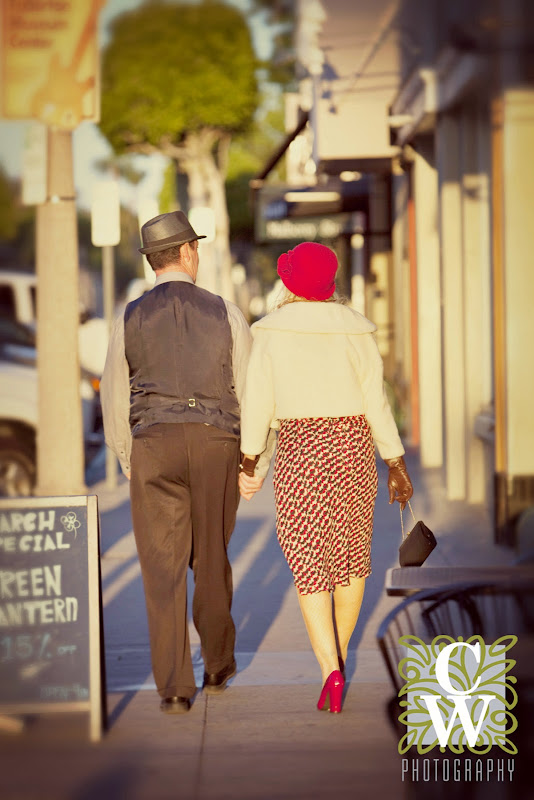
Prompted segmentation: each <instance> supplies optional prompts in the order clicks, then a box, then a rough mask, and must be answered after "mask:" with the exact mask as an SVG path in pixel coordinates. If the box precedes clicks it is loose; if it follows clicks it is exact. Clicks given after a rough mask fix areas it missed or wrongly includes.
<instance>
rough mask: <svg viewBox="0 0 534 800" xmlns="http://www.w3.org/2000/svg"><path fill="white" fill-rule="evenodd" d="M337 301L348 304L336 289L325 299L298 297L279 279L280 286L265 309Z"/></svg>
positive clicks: (344, 304)
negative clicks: (291, 304)
mask: <svg viewBox="0 0 534 800" xmlns="http://www.w3.org/2000/svg"><path fill="white" fill-rule="evenodd" d="M317 302H321V303H339V304H340V305H343V306H346V305H348V304H349V302H350V301H349V299H348V297H344V296H343V295H341V294H339V292H338V291H337V290H336V291H335V292H334V294H333V295H332V297H329V298H328V299H327V300H320V301H317V300H308V298H307V297H299V296H298V295H296V294H293V292H290V291H289V289H288V288H287V287H286V286H285V285H284V284H283V283H282V281H280V288H279V290H278V292H277V293H276V294H275V295H274V298H273V299H272V300H271V303H269V305H270V308H268V309H267V311H268V312H270V311H276V310H277V309H278V308H282V306H287V305H289V303H317Z"/></svg>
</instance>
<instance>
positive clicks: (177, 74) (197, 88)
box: [100, 0, 257, 153]
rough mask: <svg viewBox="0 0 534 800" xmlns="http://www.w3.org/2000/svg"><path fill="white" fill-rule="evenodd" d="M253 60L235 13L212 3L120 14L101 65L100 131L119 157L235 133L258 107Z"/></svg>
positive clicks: (153, 7) (245, 29)
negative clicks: (207, 132)
mask: <svg viewBox="0 0 534 800" xmlns="http://www.w3.org/2000/svg"><path fill="white" fill-rule="evenodd" d="M256 64H257V62H256V58H255V55H254V51H253V48H252V43H251V37H250V32H249V29H248V26H247V24H246V21H245V19H244V18H243V16H242V15H241V13H240V12H239V11H237V10H236V9H234V8H230V7H228V6H226V5H224V4H223V3H220V2H215V0H207V1H206V2H203V3H200V4H198V5H189V4H169V3H164V2H161V1H159V2H151V3H149V4H147V5H144V6H141V7H140V8H139V9H136V10H134V11H130V12H127V13H125V14H122V15H121V16H119V17H118V18H117V19H116V20H115V23H114V24H113V27H112V39H111V42H110V44H109V45H108V47H107V48H106V49H105V51H104V54H103V62H102V121H101V123H100V128H101V130H102V132H103V133H104V135H105V136H106V137H107V139H108V140H109V142H110V143H111V145H112V147H113V148H114V150H115V151H116V152H118V153H120V152H124V151H126V150H128V149H129V148H132V147H135V146H136V145H144V144H145V145H146V144H149V145H152V146H154V147H161V145H162V140H166V139H168V141H169V142H171V143H174V144H178V143H179V142H180V140H181V139H182V137H183V136H184V135H185V134H187V133H190V132H196V131H199V130H201V129H202V128H206V127H207V128H213V129H217V130H223V131H229V132H232V133H233V132H236V131H242V130H245V129H246V127H247V126H248V125H249V124H250V123H251V121H252V118H253V114H254V111H255V109H256V105H257V84H256V76H255V69H256Z"/></svg>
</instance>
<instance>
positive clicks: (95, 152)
mask: <svg viewBox="0 0 534 800" xmlns="http://www.w3.org/2000/svg"><path fill="white" fill-rule="evenodd" d="M143 2H144V0H108V1H107V3H106V4H105V6H104V7H103V9H102V11H101V12H100V17H99V42H100V46H101V47H103V46H105V44H106V43H107V41H108V40H109V32H108V26H109V23H110V22H111V21H112V20H113V18H114V17H115V16H117V14H120V13H122V12H124V11H129V10H132V9H134V8H137V7H138V6H140V5H142V4H143ZM226 2H228V4H229V5H234V6H236V7H238V8H239V9H240V10H241V11H243V12H244V13H246V12H247V10H248V8H249V5H250V3H249V0H226ZM251 30H252V36H253V40H254V44H255V47H256V52H257V54H258V56H259V57H260V58H267V57H268V56H269V52H270V38H269V34H268V32H267V30H266V28H265V26H264V25H262V21H261V18H258V19H256V20H255V21H254V23H253V24H252V26H251ZM26 130H27V123H26V122H18V121H14V120H13V121H12V120H0V164H1V165H2V167H3V168H4V170H5V171H6V172H7V174H8V175H9V176H10V177H13V178H18V177H20V175H21V170H22V155H23V146H24V139H25V135H26ZM110 154H111V148H110V146H109V145H108V143H107V142H106V140H105V138H104V137H103V136H102V134H101V133H100V131H99V130H98V127H97V126H96V125H95V124H94V123H91V122H83V123H82V124H81V125H79V126H78V128H77V129H76V130H75V131H74V134H73V160H74V182H75V186H76V193H77V205H78V207H80V208H86V209H89V208H90V206H91V192H92V185H93V183H94V181H95V180H98V178H101V177H102V175H101V173H99V172H97V171H96V170H95V169H94V166H93V165H94V162H95V161H97V160H98V159H101V158H105V157H106V156H108V155H110ZM166 163H167V162H166V160H165V159H164V158H163V157H161V156H157V155H155V156H151V157H140V158H139V164H138V166H139V168H140V169H142V170H144V171H146V177H145V178H144V179H143V180H142V182H141V183H140V184H139V185H138V187H137V188H136V189H132V187H130V186H128V185H126V184H124V185H121V189H120V191H121V203H123V204H124V205H127V206H129V207H130V208H132V210H134V209H135V208H136V207H137V204H138V198H139V197H141V198H144V201H145V202H148V203H153V202H155V198H156V197H157V195H158V193H159V190H160V188H161V182H162V178H163V170H164V168H165V165H166ZM156 213H157V212H156Z"/></svg>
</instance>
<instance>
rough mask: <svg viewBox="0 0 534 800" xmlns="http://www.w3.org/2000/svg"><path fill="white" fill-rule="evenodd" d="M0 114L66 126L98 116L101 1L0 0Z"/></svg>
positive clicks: (71, 126) (74, 125) (12, 117)
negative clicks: (0, 18)
mask: <svg viewBox="0 0 534 800" xmlns="http://www.w3.org/2000/svg"><path fill="white" fill-rule="evenodd" d="M1 2H2V57H1V61H2V76H1V83H2V88H1V95H2V97H1V104H2V105H1V108H2V116H3V117H6V118H8V119H37V120H40V121H41V122H44V123H45V124H46V125H50V126H53V127H58V128H64V129H68V130H71V129H73V128H75V127H76V126H77V125H78V124H79V123H80V122H81V121H82V120H85V119H90V120H93V121H97V120H98V116H99V81H98V71H99V56H98V43H97V19H98V12H99V11H100V9H101V8H102V6H103V5H104V2H105V0H1Z"/></svg>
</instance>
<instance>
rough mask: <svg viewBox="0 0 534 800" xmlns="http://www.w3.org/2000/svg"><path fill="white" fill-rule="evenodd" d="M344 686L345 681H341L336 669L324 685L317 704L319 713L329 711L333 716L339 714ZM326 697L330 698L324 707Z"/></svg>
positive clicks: (339, 673) (341, 676)
mask: <svg viewBox="0 0 534 800" xmlns="http://www.w3.org/2000/svg"><path fill="white" fill-rule="evenodd" d="M344 686H345V681H344V680H343V675H342V674H341V672H340V671H339V670H338V669H336V670H334V672H331V673H330V675H329V676H328V678H327V679H326V681H325V683H324V686H323V690H322V692H321V696H320V697H319V702H318V703H317V708H318V709H319V711H323V710H324V711H331V712H332V713H333V714H339V713H340V712H341V700H342V697H343V687H344ZM328 697H329V698H330V702H329V704H328V705H326V701H327V699H328Z"/></svg>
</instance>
